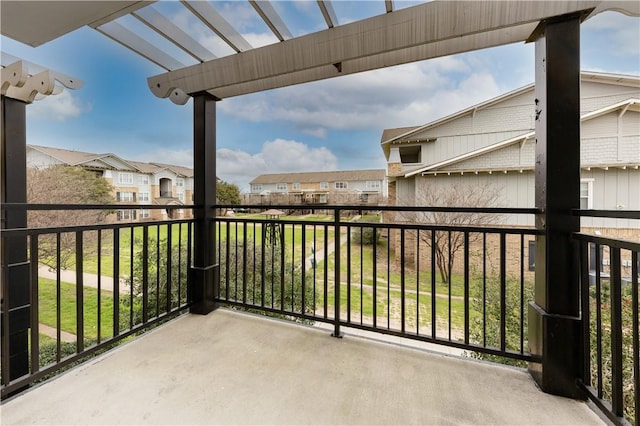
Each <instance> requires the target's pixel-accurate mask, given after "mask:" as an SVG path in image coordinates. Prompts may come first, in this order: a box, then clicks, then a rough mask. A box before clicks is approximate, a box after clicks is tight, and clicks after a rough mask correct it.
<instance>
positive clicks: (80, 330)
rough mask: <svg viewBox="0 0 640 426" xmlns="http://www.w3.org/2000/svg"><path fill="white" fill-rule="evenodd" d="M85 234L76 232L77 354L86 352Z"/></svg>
mask: <svg viewBox="0 0 640 426" xmlns="http://www.w3.org/2000/svg"><path fill="white" fill-rule="evenodd" d="M83 252H84V247H83V233H82V231H77V232H76V352H77V353H81V352H82V351H84V279H83V278H84V277H83V270H84V268H83V262H84V253H83Z"/></svg>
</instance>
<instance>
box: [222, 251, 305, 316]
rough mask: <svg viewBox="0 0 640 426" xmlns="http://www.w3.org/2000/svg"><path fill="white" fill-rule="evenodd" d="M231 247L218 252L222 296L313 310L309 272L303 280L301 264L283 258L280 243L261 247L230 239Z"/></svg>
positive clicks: (296, 310)
mask: <svg viewBox="0 0 640 426" xmlns="http://www.w3.org/2000/svg"><path fill="white" fill-rule="evenodd" d="M243 244H245V245H246V250H245V246H244V245H243ZM231 247H232V248H231V249H230V250H229V252H227V251H226V250H224V249H223V250H222V251H221V253H220V259H219V263H220V265H221V267H220V297H221V298H222V299H227V300H231V301H237V302H246V303H247V304H250V305H256V306H265V307H268V308H273V309H278V310H285V311H289V312H295V313H298V314H312V313H313V312H314V310H315V308H314V306H313V300H314V299H313V296H314V295H313V277H312V275H311V274H309V272H308V271H307V273H306V276H305V279H304V281H303V278H302V268H301V265H294V264H293V263H291V262H289V261H287V260H286V259H285V256H284V255H283V250H284V249H283V248H282V247H281V246H280V245H272V246H267V247H262V246H261V245H255V244H253V242H252V241H245V242H237V243H236V242H234V244H233V245H231ZM303 294H304V299H305V300H304V307H303V300H302V299H303ZM247 310H250V311H251V309H247ZM260 313H262V312H260ZM267 315H270V316H276V317H288V316H286V315H280V314H273V313H268V314H267ZM294 319H295V318H294Z"/></svg>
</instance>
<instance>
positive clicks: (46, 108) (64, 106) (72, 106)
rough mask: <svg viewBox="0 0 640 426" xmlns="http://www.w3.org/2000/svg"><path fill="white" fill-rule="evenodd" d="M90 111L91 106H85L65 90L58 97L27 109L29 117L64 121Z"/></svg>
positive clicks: (52, 97)
mask: <svg viewBox="0 0 640 426" xmlns="http://www.w3.org/2000/svg"><path fill="white" fill-rule="evenodd" d="M90 110H91V106H89V105H83V104H82V103H81V102H80V101H79V100H78V99H76V98H74V97H73V95H72V94H71V92H70V91H69V90H65V91H63V92H62V93H60V94H58V95H53V96H47V97H46V98H44V99H42V100H39V101H36V102H34V103H33V104H31V105H30V106H29V108H27V116H28V117H29V118H43V119H49V120H58V121H64V120H66V119H68V118H74V117H78V116H79V115H80V114H82V113H83V112H86V111H90Z"/></svg>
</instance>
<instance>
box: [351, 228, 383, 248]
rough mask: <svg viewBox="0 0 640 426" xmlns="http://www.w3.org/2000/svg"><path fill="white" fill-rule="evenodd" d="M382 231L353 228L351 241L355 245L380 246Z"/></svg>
mask: <svg viewBox="0 0 640 426" xmlns="http://www.w3.org/2000/svg"><path fill="white" fill-rule="evenodd" d="M379 239H380V231H379V230H378V228H352V230H351V241H352V242H353V243H355V244H362V245H365V246H372V245H375V244H378V240H379Z"/></svg>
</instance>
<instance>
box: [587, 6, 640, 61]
mask: <svg viewBox="0 0 640 426" xmlns="http://www.w3.org/2000/svg"><path fill="white" fill-rule="evenodd" d="M582 31H583V32H594V33H596V37H598V38H600V39H601V41H603V42H606V44H607V47H608V49H609V51H610V52H611V53H614V54H616V55H619V56H624V55H629V56H638V55H640V18H638V17H631V16H626V15H623V14H621V13H619V12H613V11H608V12H603V13H600V14H598V15H596V16H594V17H593V18H591V19H589V20H587V21H585V23H584V24H583V25H582Z"/></svg>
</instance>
